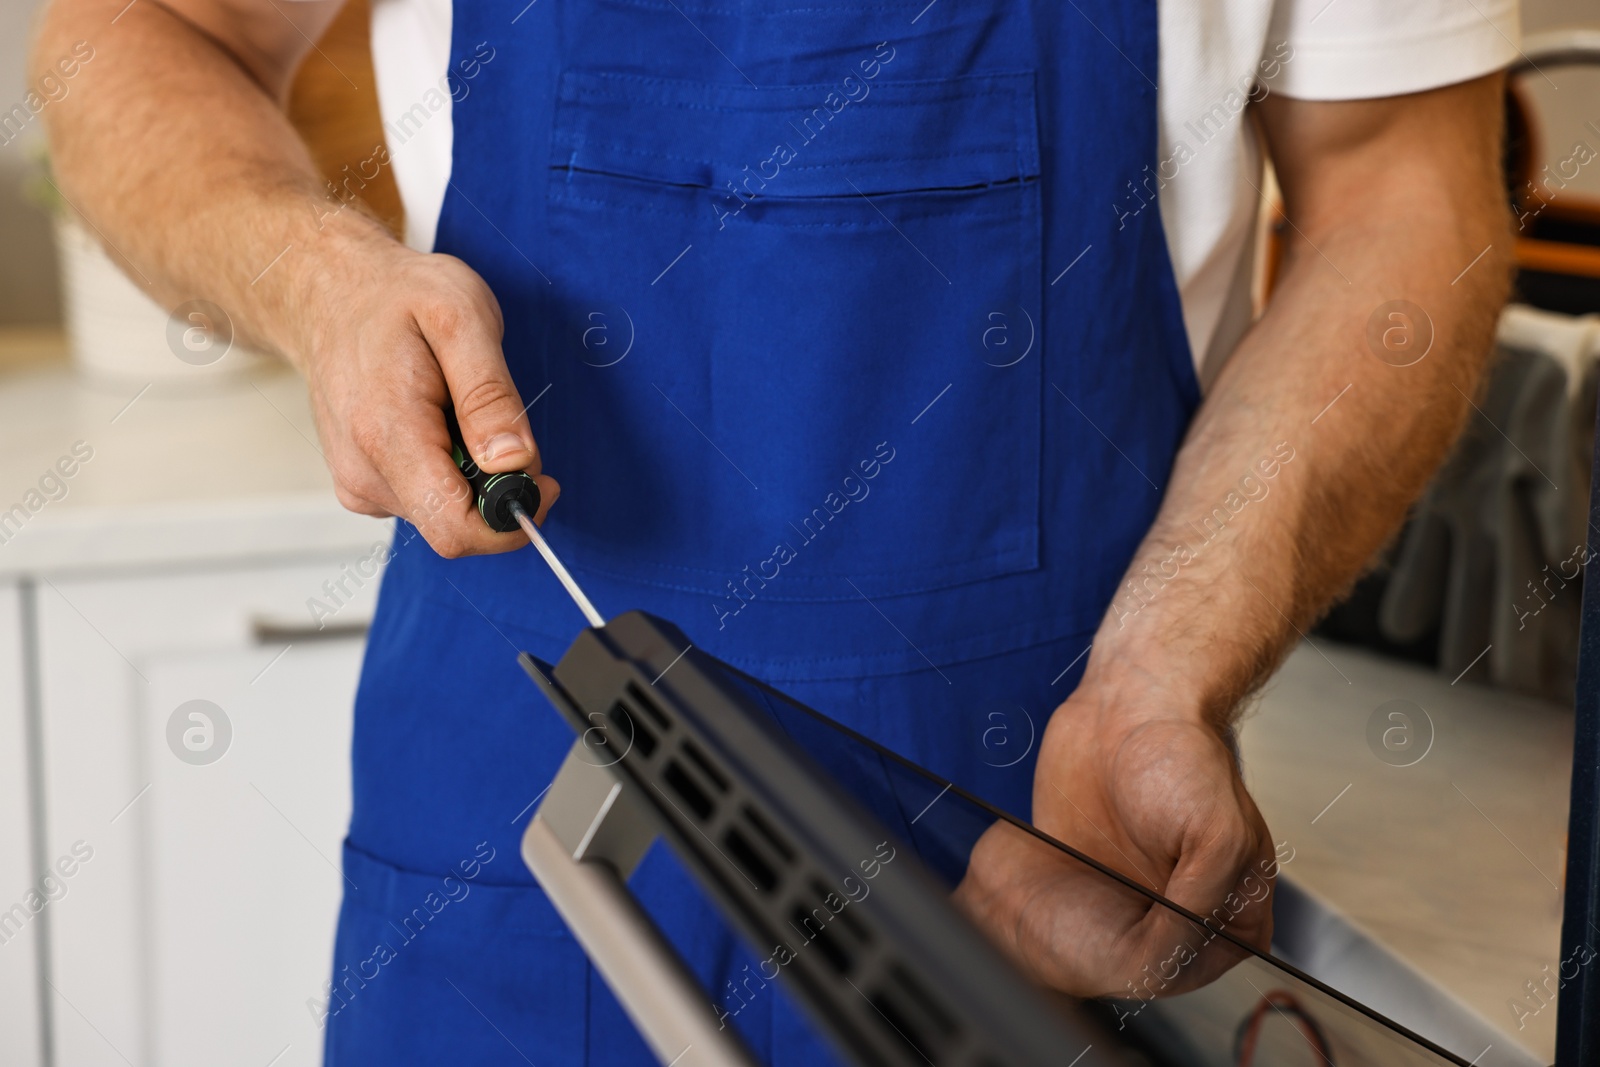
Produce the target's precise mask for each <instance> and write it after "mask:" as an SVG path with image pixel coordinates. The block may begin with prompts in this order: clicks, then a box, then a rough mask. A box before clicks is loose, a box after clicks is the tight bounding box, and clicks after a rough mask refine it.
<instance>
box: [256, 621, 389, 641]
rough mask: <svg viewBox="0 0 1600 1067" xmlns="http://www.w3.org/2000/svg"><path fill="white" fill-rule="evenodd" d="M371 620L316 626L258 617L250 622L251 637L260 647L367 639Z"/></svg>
mask: <svg viewBox="0 0 1600 1067" xmlns="http://www.w3.org/2000/svg"><path fill="white" fill-rule="evenodd" d="M371 626H372V620H370V619H347V620H344V621H342V622H329V623H327V624H325V625H323V626H316V625H313V624H312V623H308V622H284V621H283V620H282V619H272V618H264V617H262V616H257V617H255V618H253V619H251V620H250V636H251V638H252V639H253V640H254V641H255V643H256V644H258V645H293V644H298V643H300V642H303V641H338V640H345V639H349V638H355V637H365V636H366V635H367V630H368V629H370V628H371Z"/></svg>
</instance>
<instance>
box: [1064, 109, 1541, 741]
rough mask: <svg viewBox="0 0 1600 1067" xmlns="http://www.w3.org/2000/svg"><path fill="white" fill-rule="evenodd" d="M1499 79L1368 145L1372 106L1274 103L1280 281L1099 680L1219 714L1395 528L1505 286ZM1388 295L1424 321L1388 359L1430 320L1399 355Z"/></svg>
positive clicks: (1142, 566) (1450, 419)
mask: <svg viewBox="0 0 1600 1067" xmlns="http://www.w3.org/2000/svg"><path fill="white" fill-rule="evenodd" d="M1499 92H1500V89H1499V80H1498V79H1485V80H1484V81H1483V82H1481V83H1476V84H1469V85H1467V86H1457V87H1452V88H1451V89H1447V90H1441V91H1439V92H1437V93H1429V94H1420V95H1419V96H1418V97H1415V98H1412V99H1411V100H1409V101H1407V102H1406V103H1405V105H1404V106H1405V108H1406V109H1407V110H1406V111H1403V112H1401V113H1400V114H1399V115H1398V116H1394V117H1392V118H1391V119H1390V120H1389V121H1388V122H1387V123H1386V124H1382V125H1381V126H1380V128H1379V129H1377V130H1376V131H1369V132H1371V133H1373V134H1374V135H1373V136H1371V137H1369V138H1368V139H1366V140H1365V141H1363V140H1361V139H1360V138H1357V137H1355V136H1354V135H1353V134H1354V132H1359V130H1360V127H1361V125H1362V123H1363V122H1364V121H1368V120H1369V119H1370V116H1369V117H1367V118H1363V116H1362V115H1361V114H1360V112H1359V109H1360V108H1363V107H1368V106H1375V105H1364V104H1357V105H1339V106H1340V107H1348V108H1350V109H1352V111H1354V112H1355V113H1354V115H1353V116H1352V117H1351V119H1352V121H1351V122H1349V123H1348V124H1346V125H1348V127H1349V129H1345V128H1341V124H1340V123H1341V121H1342V120H1338V121H1335V122H1333V123H1331V124H1328V125H1327V127H1326V128H1324V129H1321V130H1314V131H1312V132H1310V133H1305V132H1304V131H1303V129H1302V128H1301V127H1300V126H1298V125H1296V120H1295V117H1294V112H1295V110H1296V109H1303V108H1304V107H1305V105H1301V104H1297V103H1294V102H1289V103H1288V104H1282V103H1279V104H1278V105H1277V106H1278V107H1279V108H1280V112H1279V114H1277V115H1274V114H1272V112H1271V111H1270V110H1269V111H1268V114H1267V116H1266V118H1267V121H1266V127H1267V129H1268V132H1269V140H1272V141H1274V142H1277V144H1275V148H1277V147H1279V146H1283V147H1284V148H1285V149H1286V151H1285V152H1284V155H1285V156H1286V157H1288V158H1289V160H1290V161H1288V162H1280V163H1279V173H1280V177H1281V179H1282V181H1283V185H1284V188H1285V190H1286V199H1287V213H1288V216H1289V219H1290V220H1291V226H1290V227H1289V232H1288V238H1287V247H1286V253H1285V259H1284V269H1283V272H1282V274H1281V276H1280V281H1279V286H1278V289H1277V291H1276V292H1275V293H1274V296H1273V299H1272V302H1271V304H1270V306H1269V308H1268V309H1267V311H1266V313H1265V314H1264V315H1263V317H1262V318H1261V319H1260V320H1259V321H1258V322H1257V323H1256V324H1255V326H1254V327H1253V328H1252V329H1251V330H1250V332H1249V334H1248V335H1247V336H1246V338H1245V339H1244V341H1243V343H1242V344H1241V345H1240V347H1239V349H1238V350H1237V351H1236V353H1235V354H1234V356H1233V358H1232V359H1231V360H1230V362H1229V363H1228V365H1227V367H1226V368H1225V370H1224V371H1223V373H1222V374H1221V375H1220V377H1219V378H1218V380H1217V382H1216V383H1215V386H1214V387H1213V389H1212V390H1211V392H1210V394H1209V396H1208V397H1207V398H1206V401H1205V403H1204V404H1203V405H1202V407H1201V410H1200V412H1199V413H1198V415H1197V417H1196V420H1195V422H1194V425H1193V426H1192V428H1191V430H1190V432H1189V435H1188V437H1187V439H1186V441H1185V443H1184V445H1183V448H1182V450H1181V451H1180V453H1179V455H1178V458H1177V462H1176V466H1175V469H1174V471H1173V474H1172V477H1171V479H1170V483H1169V486H1168V488H1167V491H1166V495H1165V498H1164V500H1163V503H1162V507H1161V509H1160V513H1159V516H1158V518H1157V521H1156V523H1155V524H1154V526H1153V528H1152V530H1151V532H1150V534H1149V536H1148V537H1147V539H1146V540H1145V542H1144V544H1143V545H1142V546H1141V548H1140V550H1139V552H1138V554H1137V555H1136V557H1135V559H1134V562H1133V564H1132V566H1131V568H1130V570H1129V573H1128V575H1127V576H1126V579H1125V581H1124V582H1123V584H1122V585H1121V586H1120V587H1119V591H1118V596H1117V599H1116V601H1115V602H1114V604H1113V606H1112V609H1111V611H1110V612H1109V613H1108V615H1107V617H1106V620H1105V622H1104V624H1103V625H1102V627H1101V630H1100V632H1099V634H1098V635H1097V637H1096V641H1095V651H1094V653H1093V654H1092V656H1091V663H1090V666H1089V671H1090V677H1091V678H1092V679H1094V680H1096V681H1101V682H1109V683H1110V684H1111V685H1112V686H1113V688H1116V687H1119V686H1125V687H1128V688H1129V689H1130V691H1131V692H1134V693H1140V692H1148V691H1149V690H1150V689H1152V688H1155V689H1158V690H1160V691H1161V692H1163V693H1164V694H1166V695H1167V696H1168V697H1169V698H1171V697H1173V696H1176V699H1177V700H1178V702H1179V703H1180V704H1182V705H1185V706H1183V707H1180V708H1178V709H1172V708H1168V709H1167V710H1168V711H1171V710H1179V711H1183V712H1188V713H1192V714H1196V715H1201V716H1204V717H1205V718H1206V719H1208V720H1209V721H1211V722H1213V723H1221V722H1225V721H1227V720H1228V718H1229V717H1230V716H1231V714H1232V713H1233V711H1234V709H1235V708H1236V707H1237V705H1238V704H1239V702H1240V700H1242V699H1243V698H1244V697H1245V696H1246V695H1247V694H1248V692H1249V691H1250V690H1251V689H1252V688H1253V687H1254V686H1256V685H1257V684H1259V683H1260V682H1261V681H1262V680H1264V678H1265V677H1266V676H1267V675H1268V674H1269V673H1270V672H1271V670H1272V669H1273V668H1274V667H1275V666H1276V665H1277V663H1278V661H1279V660H1280V659H1281V658H1282V656H1283V655H1284V654H1285V653H1286V652H1287V650H1288V648H1289V647H1291V645H1292V643H1293V641H1294V640H1295V639H1296V638H1297V636H1298V635H1299V634H1301V633H1303V632H1304V631H1305V630H1306V629H1307V628H1309V626H1310V625H1311V623H1312V622H1313V621H1314V620H1315V618H1316V617H1317V616H1318V615H1319V614H1320V613H1321V612H1322V611H1323V610H1324V609H1325V608H1326V607H1327V605H1328V604H1329V603H1330V602H1331V600H1332V599H1333V598H1334V597H1336V596H1337V595H1338V594H1339V593H1340V592H1341V591H1342V590H1344V589H1345V588H1347V587H1348V585H1349V584H1350V582H1351V581H1352V580H1353V579H1354V578H1355V577H1357V576H1358V575H1359V573H1360V572H1361V571H1362V569H1363V568H1364V567H1365V566H1366V565H1367V564H1368V562H1369V561H1370V560H1371V559H1372V558H1373V556H1374V555H1375V553H1376V552H1377V550H1378V549H1380V548H1381V547H1382V545H1383V543H1384V541H1385V540H1386V539H1387V538H1389V537H1390V536H1391V535H1392V533H1393V531H1394V530H1395V528H1396V527H1397V526H1398V524H1399V523H1400V521H1401V519H1402V518H1403V516H1404V513H1405V511H1406V508H1407V507H1408V506H1409V505H1410V503H1411V502H1412V501H1413V500H1414V499H1415V497H1416V496H1417V494H1418V493H1419V492H1420V490H1421V489H1422V487H1423V486H1424V485H1425V484H1426V482H1427V479H1428V478H1429V476H1430V475H1431V474H1432V472H1433V470H1434V469H1435V467H1436V465H1437V464H1438V462H1439V461H1440V460H1441V459H1442V457H1443V456H1444V454H1445V452H1446V450H1447V449H1448V448H1449V446H1450V444H1451V442H1452V441H1453V440H1454V438H1455V436H1456V434H1457V432H1458V431H1459V429H1460V427H1461V425H1462V424H1463V420H1464V417H1465V416H1466V415H1467V414H1468V413H1469V412H1470V410H1471V409H1470V402H1469V398H1470V397H1472V396H1474V394H1475V393H1476V390H1477V388H1478V385H1479V382H1480V378H1481V377H1482V373H1483V368H1484V366H1485V363H1486V357H1487V355H1488V353H1489V351H1490V349H1491V345H1492V333H1493V327H1494V322H1495V317H1496V315H1495V313H1496V311H1497V309H1498V308H1499V306H1500V304H1501V302H1502V301H1503V299H1504V295H1505V292H1506V287H1507V263H1508V261H1509V252H1510V239H1509V234H1508V230H1507V226H1506V221H1507V220H1506V213H1505V208H1504V207H1503V200H1502V198H1501V195H1500V190H1501V186H1500V182H1499V177H1498V175H1497V173H1495V169H1494V168H1495V161H1496V160H1498V159H1499V151H1498V125H1497V123H1496V122H1495V121H1494V119H1493V118H1492V117H1491V116H1493V115H1497V114H1498V107H1499ZM1463 98H1465V99H1463ZM1463 105H1467V106H1468V109H1469V110H1471V111H1472V112H1473V114H1474V115H1475V116H1476V121H1467V120H1464V119H1463V117H1462V115H1461V114H1460V111H1461V109H1462V106H1463ZM1322 106H1326V105H1322ZM1274 119H1276V120H1277V121H1276V122H1275V121H1274ZM1307 138H1320V139H1322V140H1323V141H1325V142H1328V143H1327V144H1325V145H1323V146H1321V150H1322V154H1323V157H1324V158H1322V159H1321V160H1320V162H1319V163H1317V164H1314V165H1315V166H1316V169H1312V168H1310V167H1303V166H1302V165H1301V164H1300V163H1299V161H1298V160H1296V159H1294V157H1295V156H1297V155H1298V156H1301V157H1304V156H1305V155H1306V154H1307V153H1305V152H1304V151H1301V150H1302V149H1304V148H1305V146H1304V145H1303V144H1295V143H1294V142H1295V141H1296V140H1297V139H1300V140H1305V139H1307ZM1344 140H1350V141H1352V142H1354V143H1348V144H1347V143H1341V142H1342V141H1344ZM1276 154H1277V153H1276V151H1275V155H1276ZM1310 154H1311V155H1312V156H1315V155H1317V153H1314V152H1313V153H1310ZM1330 155H1331V158H1328V157H1329V156H1330ZM1486 249H1487V251H1486ZM1480 254H1481V258H1479V257H1480ZM1475 259H1476V261H1475ZM1468 264H1471V268H1470V269H1466V268H1467V267H1468ZM1394 300H1406V301H1409V302H1411V303H1412V304H1414V305H1416V306H1417V307H1420V308H1421V309H1423V310H1424V311H1425V313H1426V316H1427V318H1428V319H1429V320H1431V329H1432V341H1431V347H1430V348H1428V350H1427V354H1426V355H1425V356H1424V357H1423V358H1421V359H1420V360H1419V361H1418V362H1416V363H1414V364H1411V365H1409V366H1396V365H1394V364H1396V363H1399V362H1404V361H1405V360H1406V359H1409V358H1413V357H1414V356H1415V355H1417V354H1420V351H1421V339H1422V338H1423V337H1424V336H1425V333H1426V331H1427V330H1428V328H1429V327H1428V325H1427V324H1426V323H1425V322H1423V321H1418V322H1415V323H1413V324H1412V325H1413V327H1414V329H1415V331H1416V332H1415V334H1414V336H1413V337H1412V339H1411V341H1410V343H1411V344H1412V345H1415V346H1416V351H1415V352H1412V353H1411V354H1409V355H1402V354H1400V353H1391V352H1389V351H1388V350H1385V349H1382V348H1381V346H1380V350H1381V351H1383V352H1384V353H1385V355H1386V356H1387V359H1385V358H1380V357H1379V355H1378V354H1377V353H1376V352H1375V351H1374V350H1373V348H1372V347H1371V346H1370V345H1369V342H1368V324H1369V320H1370V319H1372V317H1373V316H1374V314H1375V312H1377V311H1378V309H1379V308H1380V307H1381V306H1382V305H1384V304H1386V303H1388V302H1390V301H1394ZM1391 327H1392V328H1397V329H1403V328H1404V327H1403V326H1402V325H1401V323H1400V320H1393V321H1390V320H1388V319H1387V318H1385V319H1384V321H1383V324H1382V328H1391ZM1380 332H1381V329H1380ZM1392 339H1393V340H1399V338H1398V337H1397V336H1393V335H1392Z"/></svg>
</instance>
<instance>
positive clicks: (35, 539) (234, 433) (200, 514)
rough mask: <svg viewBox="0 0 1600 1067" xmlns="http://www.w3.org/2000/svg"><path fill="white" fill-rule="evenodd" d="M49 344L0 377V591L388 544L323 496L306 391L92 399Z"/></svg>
mask: <svg viewBox="0 0 1600 1067" xmlns="http://www.w3.org/2000/svg"><path fill="white" fill-rule="evenodd" d="M48 340H49V338H48V337H47V336H45V335H41V336H40V338H39V339H37V340H35V341H34V345H35V347H36V348H37V349H38V350H40V352H41V354H40V356H39V358H33V359H29V358H16V359H12V360H9V361H8V363H7V366H6V369H5V372H4V373H3V374H0V578H4V577H8V576H12V577H14V576H17V575H22V574H29V573H63V572H80V571H99V570H118V569H130V568H135V569H137V568H145V567H151V566H165V565H173V564H183V565H189V566H192V565H195V564H196V563H221V562H226V561H244V560H268V559H272V558H274V557H290V556H298V557H304V556H306V555H321V554H334V553H341V552H346V551H348V550H350V549H352V548H364V547H370V546H371V545H372V544H374V543H375V542H382V541H387V540H388V538H389V534H390V526H391V524H390V523H389V522H388V521H386V520H378V519H372V518H367V517H365V516H360V515H355V514H352V513H350V512H347V511H345V510H344V509H343V508H342V507H341V506H340V505H339V502H338V500H337V499H336V498H335V497H334V495H333V483H332V480H331V478H330V476H329V474H328V472H327V468H326V467H325V466H324V464H323V460H322V455H321V452H320V450H319V445H318V443H317V437H316V430H315V428H314V426H313V423H312V419H311V411H310V407H309V404H308V402H307V399H306V392H305V387H304V384H303V383H302V381H301V380H300V378H299V377H298V376H297V375H296V374H294V373H293V372H292V371H291V370H289V369H288V368H286V367H282V366H279V365H269V366H266V367H262V368H258V369H255V370H252V371H249V372H248V373H247V374H245V375H243V376H241V377H238V378H234V379H229V380H216V381H207V382H201V383H194V384H190V383H176V384H171V383H159V384H154V385H150V386H148V387H147V388H141V387H140V386H139V385H138V384H137V383H130V384H127V385H111V384H97V383H93V382H85V381H83V380H81V379H80V378H79V377H78V376H77V375H76V374H75V373H74V372H73V370H72V368H71V367H70V365H69V364H67V363H66V362H65V361H63V360H61V359H59V358H50V353H49V351H48V344H47V342H48ZM13 347H16V346H13ZM74 449H76V450H77V451H76V454H75V452H74ZM86 455H87V456H88V458H87V459H86V460H85V459H84V458H83V457H84V456H86ZM69 470H70V471H71V472H72V473H71V475H70V477H67V476H63V472H64V471H69Z"/></svg>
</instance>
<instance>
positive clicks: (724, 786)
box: [679, 738, 728, 793]
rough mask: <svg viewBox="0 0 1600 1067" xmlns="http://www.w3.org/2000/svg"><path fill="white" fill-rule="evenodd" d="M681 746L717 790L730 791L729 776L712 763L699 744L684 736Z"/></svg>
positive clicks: (721, 791) (720, 791)
mask: <svg viewBox="0 0 1600 1067" xmlns="http://www.w3.org/2000/svg"><path fill="white" fill-rule="evenodd" d="M679 747H680V748H681V750H682V752H683V754H684V755H685V756H688V757H689V762H690V763H693V764H694V765H695V766H696V767H697V768H699V770H700V773H701V774H703V775H705V776H706V781H708V782H710V783H711V784H712V785H713V786H715V787H716V790H717V792H719V793H726V792H727V791H728V779H727V776H725V775H724V774H723V773H722V772H721V771H719V770H717V769H716V768H715V767H713V766H712V765H711V761H710V760H709V759H707V758H706V754H705V753H704V752H702V751H700V746H699V745H697V744H695V743H694V742H693V741H690V740H689V739H688V738H684V741H683V744H682V745H681V746H679Z"/></svg>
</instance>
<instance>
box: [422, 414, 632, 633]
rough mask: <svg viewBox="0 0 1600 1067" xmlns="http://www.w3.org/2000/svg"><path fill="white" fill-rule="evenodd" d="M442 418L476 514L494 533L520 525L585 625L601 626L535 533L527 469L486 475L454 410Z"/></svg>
mask: <svg viewBox="0 0 1600 1067" xmlns="http://www.w3.org/2000/svg"><path fill="white" fill-rule="evenodd" d="M444 421H445V427H446V428H447V429H448V430H449V431H450V448H451V458H452V459H453V460H455V464H456V468H457V469H458V470H460V471H461V476H462V477H463V478H465V479H466V480H467V484H468V485H469V486H471V488H472V494H473V499H474V501H475V502H476V504H477V508H478V514H479V515H481V516H483V521H484V523H485V524H486V525H487V526H488V527H489V529H491V530H494V531H495V532H496V533H510V532H511V531H512V530H515V529H516V528H517V527H518V526H520V527H522V532H523V533H525V534H527V535H528V540H529V541H532V542H533V547H534V548H537V549H538V550H539V555H541V556H543V557H544V561H545V562H546V563H548V564H549V565H550V569H551V570H552V571H553V572H555V576H556V578H557V579H558V580H559V581H560V582H561V587H562V588H563V589H565V590H566V591H567V595H568V596H570V597H572V602H573V603H574V604H577V605H578V610H579V611H581V612H583V617H584V618H585V619H587V620H589V625H591V626H604V625H605V624H606V620H605V619H604V618H602V617H601V615H600V613H599V612H598V611H596V610H595V609H594V605H593V604H591V603H590V602H589V598H588V597H586V596H584V595H583V590H582V589H580V588H578V583H577V582H575V581H573V578H572V575H570V574H568V573H567V568H566V567H564V566H562V565H561V561H560V560H559V559H557V558H556V554H555V553H554V552H552V551H551V550H550V546H549V544H547V543H546V542H545V539H544V536H543V535H542V534H540V533H539V527H537V526H535V525H534V524H533V516H535V515H537V514H538V513H539V486H538V483H536V482H535V481H534V480H533V477H532V476H531V475H529V474H528V472H527V471H507V472H505V473H503V474H490V473H489V472H487V471H485V470H484V469H483V468H482V467H480V466H478V462H477V460H475V459H473V458H472V453H470V452H468V451H467V445H466V442H465V441H463V440H462V438H461V425H460V424H459V423H458V422H457V421H456V416H455V412H454V411H452V410H451V409H449V408H446V409H445V412H444Z"/></svg>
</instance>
